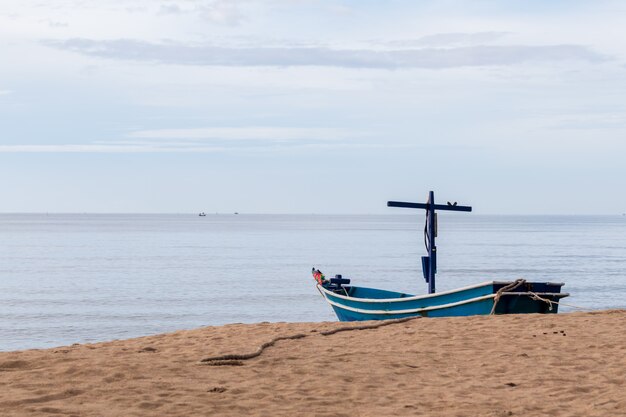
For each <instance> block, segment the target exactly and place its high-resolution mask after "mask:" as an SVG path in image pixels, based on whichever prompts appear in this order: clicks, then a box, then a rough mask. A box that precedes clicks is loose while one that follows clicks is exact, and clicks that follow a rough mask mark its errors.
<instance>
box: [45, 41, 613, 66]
mask: <svg viewBox="0 0 626 417" xmlns="http://www.w3.org/2000/svg"><path fill="white" fill-rule="evenodd" d="M45 44H46V45H49V46H51V47H54V48H58V49H62V50H67V51H72V52H76V53H80V54H83V55H89V56H96V57H101V58H107V59H119V60H131V61H144V62H153V63H160V64H174V65H197V66H239V67H254V66H274V67H287V66H325V67H343V68H380V69H398V68H431V69H442V68H454V67H476V66H503V65H516V64H521V63H525V62H561V61H584V62H592V63H596V62H602V61H605V60H607V59H608V58H607V57H606V56H604V55H601V54H599V53H597V52H594V51H593V50H591V49H589V48H587V47H585V46H582V45H546V46H526V45H511V46H486V45H480V46H464V47H455V48H419V49H399V50H398V49H396V50H372V49H331V48H327V47H266V48H263V47H240V48H237V47H219V46H213V45H192V46H190V45H185V44H180V43H174V42H171V43H149V42H143V41H137V40H130V39H118V40H91V39H81V38H75V39H68V40H63V41H56V40H49V41H46V42H45Z"/></svg>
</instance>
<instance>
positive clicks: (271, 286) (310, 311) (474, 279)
mask: <svg viewBox="0 0 626 417" xmlns="http://www.w3.org/2000/svg"><path fill="white" fill-rule="evenodd" d="M422 230H423V215H422V214H421V213H420V214H419V215H418V214H414V215H379V216H377V215H367V216H366V215H363V216H347V215H344V216H325V215H245V214H241V215H207V216H206V217H199V216H197V215H180V214H177V215H149V214H148V215H137V214H133V215H109V214H106V215H105V214H102V215H90V214H85V215H79V214H53V215H52V214H51V215H45V214H3V215H0V350H14V349H26V348H41V347H51V346H58V345H63V344H71V343H75V342H94V341H105V340H111V339H120V338H128V337H133V336H141V335H148V334H153V333H161V332H167V331H172V330H177V329H189V328H194V327H199V326H204V325H215V324H224V323H234V322H243V323H251V322H260V321H322V320H335V316H334V314H333V313H332V311H331V309H330V307H329V306H328V305H326V304H325V302H324V301H323V300H322V298H321V297H320V295H319V294H318V293H317V291H316V289H315V287H314V281H313V279H312V278H311V275H310V270H311V267H313V266H315V267H318V268H320V269H321V270H322V271H323V272H324V273H326V275H327V276H329V275H333V274H336V273H341V274H343V275H344V276H345V277H347V278H351V279H352V280H353V281H352V282H353V283H354V284H356V285H363V286H374V287H380V288H386V289H392V290H399V291H404V292H409V293H413V294H424V293H425V292H426V284H425V283H424V281H423V279H422V278H421V270H420V268H421V267H420V256H421V255H423V254H424V245H423V237H422ZM437 244H438V249H439V265H438V269H439V271H438V276H437V278H438V282H437V283H438V290H446V289H452V288H455V287H459V286H464V285H469V284H473V283H478V282H481V281H486V280H512V279H515V278H526V279H529V280H530V279H532V280H550V281H563V282H565V283H566V285H565V287H564V289H563V290H564V291H566V292H569V293H570V294H571V297H569V298H568V299H565V300H564V301H565V302H567V303H571V304H575V305H578V306H582V307H586V308H591V309H606V308H626V217H623V216H614V217H610V216H598V217H595V216H589V217H581V216H528V217H526V216H479V215H475V214H465V213H463V214H458V213H453V214H450V215H446V213H442V214H441V215H440V219H439V239H438V240H437ZM568 310H571V309H569V308H565V307H563V308H562V311H568Z"/></svg>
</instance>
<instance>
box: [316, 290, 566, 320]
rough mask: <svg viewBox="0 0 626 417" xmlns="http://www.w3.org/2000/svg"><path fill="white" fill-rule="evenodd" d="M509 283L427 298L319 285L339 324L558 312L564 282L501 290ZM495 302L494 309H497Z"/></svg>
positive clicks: (564, 294)
mask: <svg viewBox="0 0 626 417" xmlns="http://www.w3.org/2000/svg"><path fill="white" fill-rule="evenodd" d="M508 284H511V283H510V282H495V281H494V282H485V283H482V284H477V285H473V286H470V287H464V288H459V289H457V290H452V291H445V292H440V293H436V294H429V295H424V296H414V295H411V294H404V293H398V292H393V291H386V290H379V289H374V288H365V287H355V286H349V287H348V286H344V287H340V288H333V287H332V286H330V287H327V286H321V285H318V289H319V291H320V293H321V294H322V296H323V297H324V298H325V299H326V301H327V302H328V303H329V304H330V305H331V307H332V308H333V310H334V311H335V314H337V317H338V318H339V320H340V321H361V320H389V319H398V318H404V317H413V316H422V317H452V316H474V315H488V314H491V313H492V310H493V312H494V314H524V313H557V312H558V308H559V305H558V301H559V300H560V299H561V298H563V297H567V296H568V295H569V294H567V293H561V287H562V285H563V284H561V283H546V282H525V283H524V284H523V285H520V286H519V287H518V288H515V289H512V290H507V291H506V292H502V291H500V292H501V294H499V295H498V296H496V294H498V291H499V290H501V289H502V288H503V287H505V286H506V285H508ZM494 303H495V305H496V306H495V309H494Z"/></svg>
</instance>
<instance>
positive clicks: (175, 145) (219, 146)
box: [0, 127, 393, 153]
mask: <svg viewBox="0 0 626 417" xmlns="http://www.w3.org/2000/svg"><path fill="white" fill-rule="evenodd" d="M365 136H367V134H366V133H364V132H363V133H361V132H358V131H353V130H347V129H337V128H293V127H220V128H195V129H154V130H138V131H134V132H131V133H129V134H128V135H126V139H123V140H121V139H116V140H107V141H94V142H91V143H86V144H52V145H48V144H46V145H42V144H27V145H0V153H140V152H142V153H155V152H160V153H162V152H171V153H181V152H187V153H189V152H203V153H206V152H254V153H259V152H270V151H272V152H273V151H282V150H301V149H328V148H371V147H382V146H389V145H382V144H371V143H362V142H357V141H355V140H354V138H357V137H359V138H364V137H365ZM391 146H393V145H391Z"/></svg>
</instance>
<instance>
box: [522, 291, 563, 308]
mask: <svg viewBox="0 0 626 417" xmlns="http://www.w3.org/2000/svg"><path fill="white" fill-rule="evenodd" d="M527 292H528V296H529V297H530V298H531V299H533V300H536V301H543V302H544V303H548V311H552V304H554V303H557V304H558V301H552V300H548V299H547V298H543V297H540V296H539V295H537V294H536V293H534V292H532V291H527Z"/></svg>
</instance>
